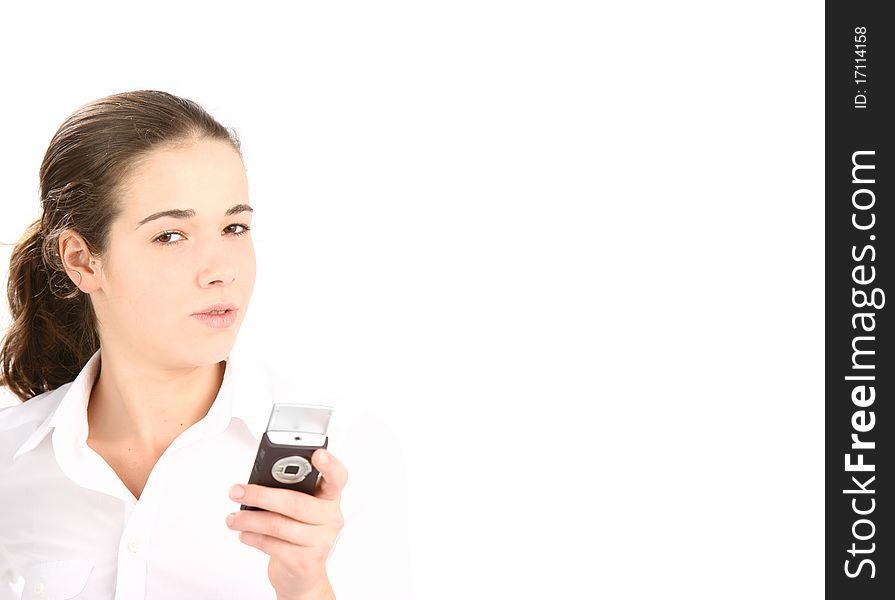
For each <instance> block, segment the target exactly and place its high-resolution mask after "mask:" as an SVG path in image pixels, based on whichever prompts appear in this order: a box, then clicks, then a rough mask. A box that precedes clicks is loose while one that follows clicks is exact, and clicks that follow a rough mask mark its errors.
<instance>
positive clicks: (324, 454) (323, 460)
mask: <svg viewBox="0 0 895 600" xmlns="http://www.w3.org/2000/svg"><path fill="white" fill-rule="evenodd" d="M317 462H319V463H320V464H321V465H325V464H327V463H328V462H329V454H327V452H326V450H321V451H320V460H318V461H317Z"/></svg>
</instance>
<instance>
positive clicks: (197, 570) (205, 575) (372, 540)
mask: <svg viewBox="0 0 895 600" xmlns="http://www.w3.org/2000/svg"><path fill="white" fill-rule="evenodd" d="M99 358H100V351H97V353H96V354H94V355H93V357H92V358H91V359H90V361H89V362H88V363H87V364H86V365H85V366H84V368H83V370H82V371H81V372H80V374H79V375H78V376H77V378H76V379H75V380H74V381H73V382H71V383H67V384H65V385H63V386H61V387H59V388H58V389H56V390H53V391H50V392H46V393H44V394H41V395H39V396H36V397H34V398H32V399H30V400H28V401H27V402H24V403H21V404H19V405H16V406H12V407H7V408H4V409H0V600H8V599H19V598H21V599H23V600H24V599H30V598H40V599H44V600H56V599H65V598H83V599H89V600H100V599H102V600H111V599H113V598H114V599H115V600H138V599H139V600H144V599H146V600H172V599H178V598H184V599H186V598H189V599H194V600H200V599H204V598H207V599H208V600H212V599H213V600H226V599H231V598H232V599H234V600H235V599H239V600H248V599H252V600H263V599H270V600H275V598H276V594H275V592H274V590H273V587H272V586H271V585H270V581H269V579H268V577H267V565H268V561H269V559H270V557H269V556H268V555H267V554H264V553H263V552H262V551H261V550H258V549H257V548H253V547H251V546H247V545H245V544H243V543H242V542H240V541H239V539H238V532H237V531H233V530H231V529H229V528H228V527H227V525H226V523H225V518H226V516H227V515H228V514H229V513H231V512H234V511H237V510H239V503H238V502H234V501H232V500H230V498H229V497H228V490H229V488H230V486H231V485H233V484H234V483H244V482H246V481H247V480H248V476H249V473H250V471H251V467H252V464H253V462H254V459H255V453H256V451H257V449H258V443H259V441H260V439H261V435H262V434H263V433H264V430H265V428H266V425H267V420H268V417H269V415H270V408H271V404H272V403H273V401H274V398H278V399H279V400H278V401H282V402H301V401H302V400H300V399H296V398H294V397H293V398H285V399H284V396H283V394H282V392H287V393H288V392H289V390H284V389H277V386H276V385H275V384H273V383H271V381H272V380H271V378H270V377H269V376H268V375H269V374H268V373H266V372H265V370H264V369H263V368H260V367H251V366H249V364H248V362H246V363H243V362H241V360H242V359H241V358H240V359H238V360H237V361H234V360H233V355H232V354H231V356H230V357H228V359H227V366H226V369H225V372H224V378H223V383H222V385H221V389H220V391H219V392H218V395H217V398H216V399H215V401H214V403H213V404H212V406H211V408H210V410H209V411H208V414H207V415H206V416H205V417H204V418H203V419H202V420H200V421H199V422H198V423H196V424H194V425H193V426H192V427H190V428H189V429H187V430H186V431H183V432H182V433H181V434H180V435H179V436H178V437H177V438H176V439H175V440H174V442H173V443H172V444H171V445H170V447H169V448H168V449H167V450H166V451H165V452H164V454H163V455H162V456H161V458H160V459H159V460H158V462H157V463H156V465H155V466H154V468H153V469H152V472H151V474H150V475H149V479H148V480H147V482H146V486H145V488H144V489H143V492H142V494H141V496H140V499H139V500H137V499H136V498H135V497H134V495H133V494H132V493H131V492H130V490H128V488H127V487H126V486H125V485H124V484H123V483H122V482H121V480H120V479H119V478H118V476H117V474H116V473H115V471H114V470H113V469H112V468H111V467H110V466H109V465H108V464H107V463H106V462H105V460H103V458H102V457H101V456H100V455H99V454H97V453H96V452H95V451H94V450H93V449H92V448H90V447H89V446H88V445H87V429H88V425H87V402H88V399H89V397H90V390H91V389H92V387H93V383H94V381H95V379H96V374H97V367H98V365H99ZM236 364H238V365H239V366H238V367H236V369H235V370H234V367H235V365H236ZM311 403H315V402H311ZM327 404H332V403H331V402H327ZM334 408H335V412H334V414H333V417H332V420H331V422H330V428H329V430H328V435H329V450H330V451H332V453H333V455H334V456H336V458H338V459H339V460H340V461H342V462H343V463H344V464H345V466H346V468H347V469H348V483H347V485H346V487H345V489H344V490H343V493H342V501H341V508H342V513H343V515H344V517H345V525H344V527H343V529H342V532H341V534H340V536H339V538H338V540H337V543H336V546H335V547H334V548H333V551H332V552H331V553H330V557H329V559H328V561H327V573H328V574H329V579H330V582H331V583H332V585H333V590H334V591H335V593H336V596H337V597H338V598H339V599H340V600H350V599H352V598H364V599H373V598H383V599H384V598H389V599H400V598H409V597H410V555H409V539H408V538H409V535H408V531H407V512H408V507H407V485H406V478H405V476H404V472H403V465H404V461H403V459H402V457H401V450H400V446H399V444H398V443H397V438H396V436H395V435H394V434H393V433H392V432H391V431H390V430H389V428H388V427H387V426H386V425H385V424H384V423H382V422H381V421H380V420H378V419H377V418H376V417H375V416H374V415H372V414H371V413H369V412H361V411H358V410H356V409H354V408H351V407H339V406H338V405H336V406H335V407H334ZM383 457H388V458H387V460H382V458H383ZM383 464H388V465H389V467H388V475H387V476H384V475H383V474H382V473H379V472H378V471H379V470H380V469H381V468H382V467H381V465H383Z"/></svg>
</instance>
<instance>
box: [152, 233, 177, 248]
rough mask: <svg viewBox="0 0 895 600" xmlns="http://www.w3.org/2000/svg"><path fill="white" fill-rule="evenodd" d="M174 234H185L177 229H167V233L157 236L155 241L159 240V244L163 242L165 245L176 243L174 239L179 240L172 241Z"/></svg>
mask: <svg viewBox="0 0 895 600" xmlns="http://www.w3.org/2000/svg"><path fill="white" fill-rule="evenodd" d="M172 235H179V236H180V237H183V234H182V233H179V232H177V231H166V232H165V233H163V234H161V235H160V236H158V237H157V238H155V241H156V242H158V243H159V244H162V245H163V246H168V245H171V244H173V243H174V241H177V240H174V241H171V236H172Z"/></svg>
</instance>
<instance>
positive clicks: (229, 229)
mask: <svg viewBox="0 0 895 600" xmlns="http://www.w3.org/2000/svg"><path fill="white" fill-rule="evenodd" d="M234 227H242V231H236V230H234V229H233V228H234ZM251 230H252V228H251V227H249V226H248V225H246V224H245V223H233V224H232V225H228V226H227V227H226V228H225V229H224V231H227V232H229V233H232V234H233V235H235V236H237V237H239V236H241V235H245V234H247V233H248V232H249V231H251Z"/></svg>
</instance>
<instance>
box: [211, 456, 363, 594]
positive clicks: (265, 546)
mask: <svg viewBox="0 0 895 600" xmlns="http://www.w3.org/2000/svg"><path fill="white" fill-rule="evenodd" d="M311 464H313V465H314V467H315V468H316V469H317V470H318V471H320V477H319V478H318V481H317V491H316V492H315V493H314V495H313V496H311V495H309V494H305V493H302V492H298V491H295V490H286V489H280V488H272V487H266V486H262V485H254V484H253V485H234V486H233V487H232V488H230V498H232V499H233V500H238V501H239V502H241V503H242V504H245V505H247V506H257V507H258V508H263V509H265V510H266V511H268V512H265V511H260V510H240V511H237V512H235V513H232V514H231V515H229V516H228V517H227V526H228V527H230V529H235V530H237V531H239V532H240V534H239V540H240V541H241V542H242V543H244V544H247V545H249V546H254V547H255V548H258V549H259V550H261V551H262V552H264V553H266V554H268V555H270V564H269V565H268V567H267V576H268V577H269V578H270V583H271V584H273V587H274V589H275V590H276V592H277V598H278V600H305V599H309V600H310V599H312V598H313V599H314V600H317V599H323V598H335V596H334V594H333V591H332V587H331V586H330V583H329V579H328V578H327V576H326V559H327V557H328V556H329V553H330V551H331V550H332V547H333V544H334V543H335V540H336V537H337V536H338V535H339V532H340V531H341V530H342V526H343V525H344V520H343V518H342V510H341V508H340V507H339V503H340V501H341V498H342V489H343V488H344V487H345V483H346V482H347V481H348V471H347V470H346V469H345V466H344V465H343V464H342V463H341V462H339V461H338V460H337V459H336V458H335V457H334V456H333V455H332V454H331V453H329V452H327V451H326V450H323V449H322V448H321V449H319V450H316V451H315V452H314V454H313V455H312V456H311ZM240 488H242V489H243V490H244V491H243V494H242V495H239V491H238V490H239V489H240Z"/></svg>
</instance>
